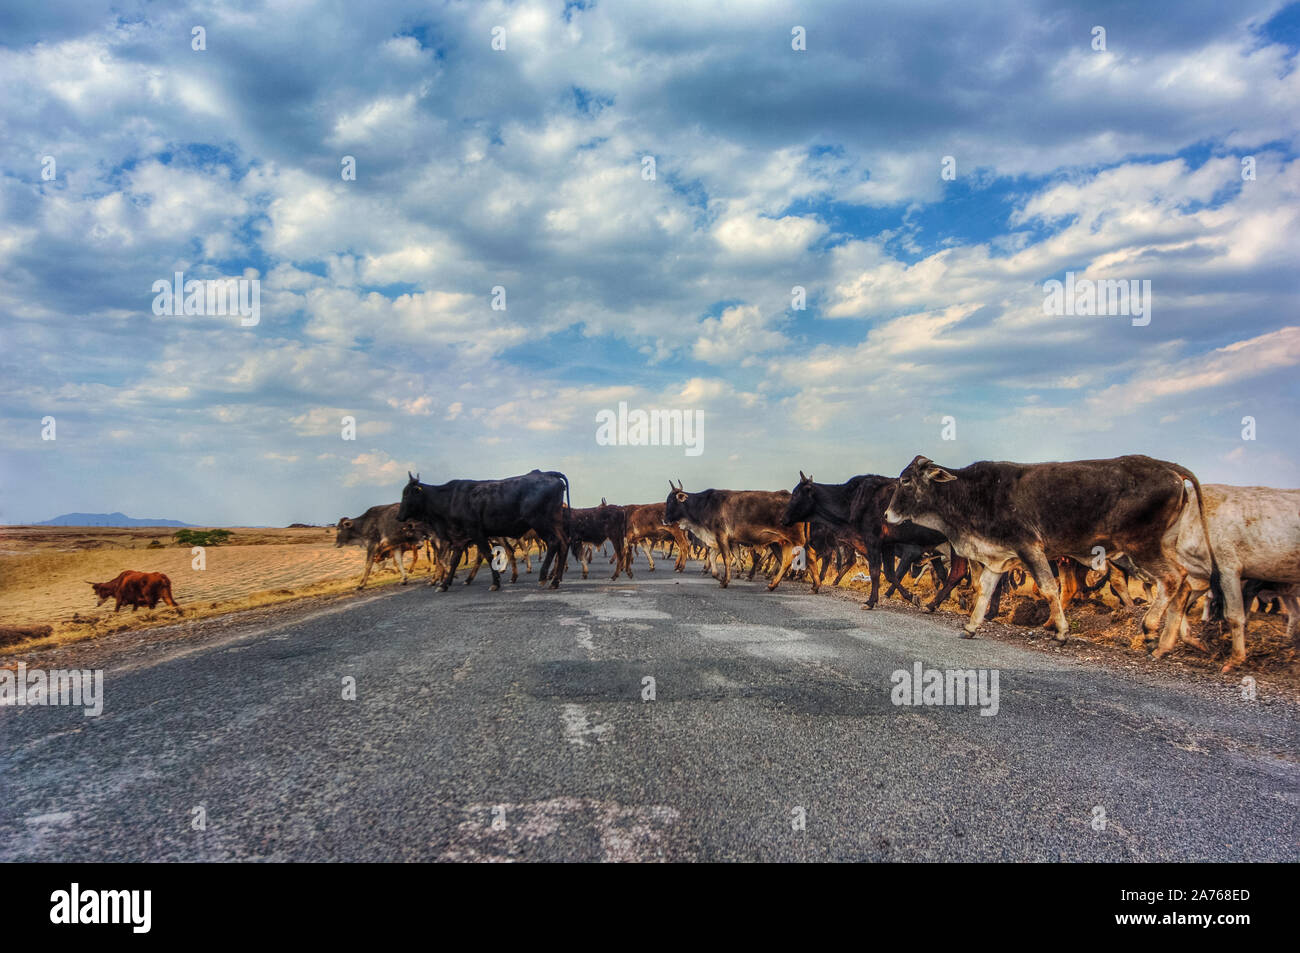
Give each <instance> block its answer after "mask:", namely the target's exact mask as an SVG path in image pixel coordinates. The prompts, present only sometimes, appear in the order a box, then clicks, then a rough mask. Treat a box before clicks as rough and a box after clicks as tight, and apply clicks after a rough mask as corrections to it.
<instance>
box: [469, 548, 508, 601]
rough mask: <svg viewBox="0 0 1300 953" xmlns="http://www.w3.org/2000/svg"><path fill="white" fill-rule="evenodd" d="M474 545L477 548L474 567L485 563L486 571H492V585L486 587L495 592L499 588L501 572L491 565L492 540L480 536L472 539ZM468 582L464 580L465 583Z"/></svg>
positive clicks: (476, 567)
mask: <svg viewBox="0 0 1300 953" xmlns="http://www.w3.org/2000/svg"><path fill="white" fill-rule="evenodd" d="M474 547H475V548H476V549H477V550H478V558H477V559H476V560H475V561H474V569H475V570H477V569H478V567H479V565H480V564H481V563H485V562H486V563H487V567H488V571H489V572H491V573H492V585H491V586H489V587H488V592H497V591H498V590H500V588H501V573H500V572H499V571H498V570H497V567H496V566H494V565H492V540H490V539H488V538H487V537H486V536H481V537H479V538H478V539H475V540H474ZM468 584H469V582H468V580H466V585H468Z"/></svg>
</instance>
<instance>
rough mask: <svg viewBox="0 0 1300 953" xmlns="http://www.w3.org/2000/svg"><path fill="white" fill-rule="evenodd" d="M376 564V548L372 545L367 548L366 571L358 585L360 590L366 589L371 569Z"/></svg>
mask: <svg viewBox="0 0 1300 953" xmlns="http://www.w3.org/2000/svg"><path fill="white" fill-rule="evenodd" d="M374 564H375V546H374V544H371V545H369V546H367V547H366V570H365V572H363V573H362V574H361V581H360V582H359V583H357V588H358V589H364V588H366V580H367V579H369V578H370V567H371V566H373V565H374Z"/></svg>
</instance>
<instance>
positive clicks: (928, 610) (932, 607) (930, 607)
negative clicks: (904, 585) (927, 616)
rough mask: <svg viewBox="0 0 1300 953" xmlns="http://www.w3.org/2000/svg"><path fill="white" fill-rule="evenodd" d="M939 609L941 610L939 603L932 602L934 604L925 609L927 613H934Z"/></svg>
mask: <svg viewBox="0 0 1300 953" xmlns="http://www.w3.org/2000/svg"><path fill="white" fill-rule="evenodd" d="M937 608H939V603H937V602H932V603H930V604H929V605H928V606H926V607H925V611H926V612H930V613H933V612H934V610H935V609H937Z"/></svg>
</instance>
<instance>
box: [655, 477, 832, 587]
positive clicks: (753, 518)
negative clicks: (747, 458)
mask: <svg viewBox="0 0 1300 953" xmlns="http://www.w3.org/2000/svg"><path fill="white" fill-rule="evenodd" d="M668 485H669V487H670V488H671V492H670V493H669V494H668V499H667V500H665V501H664V521H665V522H666V523H668V524H676V525H678V526H680V527H682V528H683V529H689V530H690V531H691V532H692V533H694V534H695V535H696V536H698V537H699V538H700V539H702V540H704V542H705V543H706V544H707V545H709V546H712V547H714V548H715V549H716V550H717V551H718V559H717V561H716V562H718V563H721V570H720V572H721V575H719V569H718V568H717V567H716V566H715V568H714V569H713V577H714V578H715V579H717V580H718V582H719V583H720V584H721V586H722V587H723V588H724V589H725V588H726V587H727V584H728V583H730V582H731V558H732V552H733V550H732V547H733V546H764V547H765V546H768V545H770V544H772V543H775V544H777V545H778V546H780V547H781V565H780V566H779V567H778V568H777V571H776V575H775V576H773V578H772V581H771V582H770V583H768V586H767V588H768V591H769V592H770V591H772V590H773V589H775V588H776V587H777V586H779V585H780V584H781V580H782V579H783V578H784V577H785V574H786V572H787V571H788V570H789V569H790V563H791V562H792V561H793V560H794V555H795V550H796V549H797V548H803V549H804V552H805V555H806V557H807V559H808V560H809V564H810V565H812V562H813V557H812V555H811V554H809V553H808V552H807V544H808V537H807V533H806V527H807V524H806V523H796V524H795V525H793V526H783V525H782V517H783V516H784V514H785V509H786V506H787V505H788V504H789V502H790V494H789V492H788V491H786V490H779V491H775V492H774V491H770V490H713V489H710V490H704V491H703V492H700V493H688V492H687V491H686V490H685V489H683V488H682V485H681V483H680V482H679V483H678V484H677V486H675V487H674V486H673V485H672V483H671V482H670V483H669V484H668ZM817 575H818V573H817V569H816V568H814V570H813V577H814V578H816V576H817Z"/></svg>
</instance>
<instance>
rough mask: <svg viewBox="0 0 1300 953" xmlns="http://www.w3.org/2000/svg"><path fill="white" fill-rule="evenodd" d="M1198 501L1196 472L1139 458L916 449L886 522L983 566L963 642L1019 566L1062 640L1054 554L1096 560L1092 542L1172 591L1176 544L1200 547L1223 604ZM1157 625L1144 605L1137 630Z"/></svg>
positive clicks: (1163, 648)
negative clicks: (1031, 457)
mask: <svg viewBox="0 0 1300 953" xmlns="http://www.w3.org/2000/svg"><path fill="white" fill-rule="evenodd" d="M1189 486H1190V488H1191V489H1190V491H1189ZM1201 501H1202V494H1201V484H1200V482H1199V481H1198V480H1197V479H1196V475H1195V474H1194V473H1192V472H1191V471H1190V470H1188V469H1187V468H1185V467H1182V466H1179V465H1178V464H1176V463H1168V462H1166V461H1164V460H1155V459H1152V458H1151V457H1146V456H1138V455H1133V456H1125V457H1115V458H1113V459H1109V460H1078V461H1074V462H1069V463H1004V462H993V461H988V460H984V461H980V462H978V463H972V464H971V465H970V466H968V467H964V468H963V469H960V470H946V469H944V468H943V467H940V466H936V465H935V463H934V462H933V461H932V460H930V459H929V458H927V457H923V456H919V455H918V456H917V457H916V458H915V459H913V460H912V462H911V463H910V464H908V466H907V468H906V469H905V470H903V472H902V475H901V476H900V477H899V482H898V488H897V489H896V490H895V491H894V495H893V498H892V499H891V500H890V502H889V506H888V508H887V510H886V512H885V519H886V521H887V522H889V523H890V524H891V525H897V524H899V523H901V522H902V521H904V520H911V521H912V522H914V523H920V524H921V525H922V526H927V527H930V528H931V529H934V530H936V531H938V532H941V533H943V534H944V535H945V536H946V537H947V538H948V540H949V541H950V542H951V543H952V547H953V551H954V552H955V553H958V554H960V555H962V556H965V557H967V558H968V559H972V560H976V561H978V562H980V563H982V564H983V565H984V573H983V575H982V576H981V578H980V595H979V598H978V599H976V601H975V607H974V609H973V611H972V612H971V617H970V620H969V621H968V622H967V623H966V626H965V630H966V632H965V635H964V636H963V637H964V638H970V637H971V636H972V635H974V634H975V630H976V629H977V628H979V625H980V623H981V622H983V621H984V614H985V612H986V611H987V609H988V602H989V598H990V597H991V596H992V594H993V591H994V589H995V587H996V584H997V581H998V579H999V577H1000V576H1001V575H1002V574H1003V573H1004V572H1006V571H1007V570H1008V569H1010V568H1012V567H1013V566H1016V565H1023V566H1024V567H1025V568H1026V569H1028V570H1029V572H1030V573H1031V574H1032V575H1033V577H1034V582H1036V583H1037V584H1038V589H1039V591H1040V592H1041V593H1042V594H1043V595H1044V596H1046V597H1047V600H1048V602H1049V603H1050V604H1051V607H1052V617H1051V623H1052V626H1053V627H1054V628H1055V629H1056V638H1057V639H1058V640H1059V641H1065V639H1066V634H1067V633H1068V632H1069V623H1068V622H1067V621H1066V619H1065V612H1064V609H1063V607H1062V606H1061V593H1060V588H1059V587H1058V586H1057V584H1056V579H1055V577H1054V576H1053V575H1052V566H1051V560H1053V559H1055V558H1057V557H1060V556H1072V557H1074V558H1075V559H1076V560H1078V561H1080V562H1083V563H1089V562H1091V561H1092V560H1093V559H1095V558H1096V554H1095V553H1094V547H1101V548H1102V552H1103V553H1104V554H1105V555H1106V557H1107V558H1108V559H1109V558H1114V557H1115V556H1117V555H1119V554H1121V553H1122V554H1123V555H1125V556H1127V557H1128V558H1129V559H1130V560H1132V562H1133V563H1134V564H1136V565H1138V566H1140V567H1141V568H1142V569H1144V570H1145V571H1147V572H1148V573H1151V574H1152V575H1154V576H1155V577H1156V579H1157V581H1158V582H1159V584H1160V585H1161V586H1162V587H1163V588H1164V591H1165V592H1168V593H1171V594H1172V593H1174V592H1176V591H1177V590H1178V587H1179V584H1180V583H1181V581H1182V579H1183V576H1184V574H1185V572H1186V569H1185V568H1184V567H1183V565H1182V562H1181V557H1180V556H1179V551H1180V549H1182V548H1183V547H1184V546H1186V547H1189V549H1199V550H1201V551H1202V552H1203V554H1204V556H1205V558H1206V562H1207V563H1208V564H1209V565H1210V566H1212V567H1213V568H1212V570H1211V575H1210V588H1211V591H1212V593H1213V596H1212V598H1213V599H1214V600H1215V602H1216V604H1220V603H1221V597H1222V591H1221V589H1220V586H1219V571H1218V566H1217V563H1215V562H1214V553H1213V551H1212V549H1211V546H1210V534H1209V529H1208V527H1207V525H1206V521H1205V512H1204V509H1203V507H1202V503H1201ZM1169 618H1170V619H1172V620H1173V621H1171V622H1166V625H1165V632H1164V635H1163V636H1162V638H1161V642H1160V652H1159V653H1158V654H1164V653H1165V652H1167V651H1169V650H1170V649H1171V648H1173V644H1174V642H1175V641H1176V640H1177V638H1178V636H1179V631H1178V629H1179V619H1178V618H1177V613H1170V614H1169ZM1158 624H1159V618H1158V617H1156V618H1153V613H1152V612H1150V611H1148V612H1147V616H1146V618H1145V619H1143V623H1142V625H1143V629H1144V630H1145V631H1148V632H1149V631H1151V629H1152V628H1153V627H1154V626H1156V625H1158Z"/></svg>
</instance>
